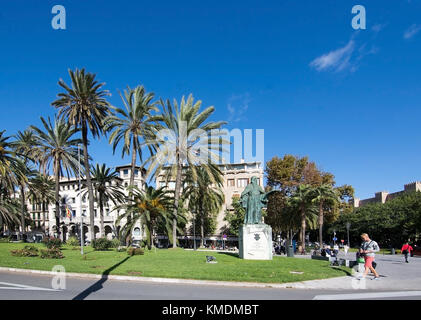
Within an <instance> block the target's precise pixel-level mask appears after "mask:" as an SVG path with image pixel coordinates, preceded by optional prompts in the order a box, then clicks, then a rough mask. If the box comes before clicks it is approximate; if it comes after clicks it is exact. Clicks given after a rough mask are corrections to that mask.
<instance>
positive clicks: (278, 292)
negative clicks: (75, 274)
mask: <svg viewBox="0 0 421 320" xmlns="http://www.w3.org/2000/svg"><path fill="white" fill-rule="evenodd" d="M52 280H53V277H52V276H47V275H32V274H21V273H13V272H0V300H26V299H30V300H32V299H36V300H72V299H75V300H91V299H93V300H104V299H106V300H119V299H124V300H232V299H235V300H291V299H292V300H298V299H299V300H312V299H314V298H316V299H329V300H332V299H333V300H336V299H367V297H366V296H364V295H367V294H375V295H374V296H371V297H368V298H369V299H405V300H406V299H417V300H419V299H421V290H420V291H416V292H415V293H414V291H405V292H404V293H401V292H398V293H396V290H395V293H393V292H392V293H391V291H388V295H389V296H384V295H385V293H384V292H385V290H326V289H325V290H318V289H312V290H306V289H275V288H245V287H235V288H234V287H222V286H221V287H219V286H203V285H201V286H199V285H182V284H150V283H139V282H129V281H120V280H109V279H101V280H92V279H82V278H67V279H66V288H65V289H64V290H54V289H52ZM379 292H381V293H379ZM344 295H352V296H344ZM390 295H392V296H390ZM393 295H394V296H393Z"/></svg>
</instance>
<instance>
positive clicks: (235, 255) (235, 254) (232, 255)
mask: <svg viewBox="0 0 421 320" xmlns="http://www.w3.org/2000/svg"><path fill="white" fill-rule="evenodd" d="M218 254H225V255H227V256H230V257H234V258H238V259H240V256H239V254H238V253H237V252H218Z"/></svg>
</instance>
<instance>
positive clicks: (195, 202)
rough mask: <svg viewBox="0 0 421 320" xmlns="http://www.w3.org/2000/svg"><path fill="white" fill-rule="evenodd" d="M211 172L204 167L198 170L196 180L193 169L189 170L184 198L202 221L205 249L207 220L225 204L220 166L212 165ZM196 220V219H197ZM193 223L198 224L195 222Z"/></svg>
mask: <svg viewBox="0 0 421 320" xmlns="http://www.w3.org/2000/svg"><path fill="white" fill-rule="evenodd" d="M209 169H210V170H209V171H210V173H211V175H212V177H210V176H209V171H207V170H204V169H203V168H202V167H199V168H197V178H196V179H194V178H193V176H192V173H191V169H190V168H189V169H188V170H187V174H186V180H185V182H186V184H187V187H186V189H185V190H184V192H183V194H184V197H186V198H187V199H188V201H189V202H188V205H189V209H190V211H191V212H194V213H196V214H197V215H198V216H199V219H200V235H201V237H200V239H201V240H200V246H201V247H204V245H205V243H204V239H205V232H204V229H205V228H204V225H205V220H209V219H212V217H214V216H215V215H216V214H218V212H219V211H220V210H221V208H222V205H223V204H224V200H225V196H224V193H223V192H222V186H223V178H222V172H221V171H220V169H219V168H218V166H216V165H213V164H211V165H210V166H209ZM195 220H196V219H195ZM193 223H196V221H194V222H193Z"/></svg>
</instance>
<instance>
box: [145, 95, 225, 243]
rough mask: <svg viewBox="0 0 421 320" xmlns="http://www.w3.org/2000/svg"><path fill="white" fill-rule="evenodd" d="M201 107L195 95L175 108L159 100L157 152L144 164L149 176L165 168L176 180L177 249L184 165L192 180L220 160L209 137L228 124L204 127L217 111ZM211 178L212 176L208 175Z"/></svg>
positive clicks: (214, 144) (220, 122) (175, 223)
mask: <svg viewBox="0 0 421 320" xmlns="http://www.w3.org/2000/svg"><path fill="white" fill-rule="evenodd" d="M201 104H202V102H201V101H200V100H199V101H196V102H194V99H193V96H192V95H189V97H188V98H187V100H185V99H184V97H182V99H181V102H180V105H178V103H177V101H175V100H174V102H173V106H172V105H171V103H170V101H169V100H167V101H166V102H164V101H163V100H162V99H161V100H160V105H161V106H162V108H163V110H162V114H161V115H158V116H156V117H155V120H156V121H157V125H156V127H155V128H154V136H153V140H152V141H151V142H150V144H153V145H154V147H155V148H156V151H155V152H154V153H153V155H152V156H151V157H150V158H149V159H148V160H147V161H146V162H145V164H147V163H149V168H148V171H147V175H148V176H149V175H150V174H151V173H153V174H160V173H161V171H162V169H163V168H164V169H165V171H167V172H168V174H169V176H170V177H171V178H172V179H173V178H174V177H175V194H174V210H173V234H172V236H173V239H172V245H173V247H174V248H175V247H177V218H178V213H179V208H178V207H179V199H180V192H181V184H182V170H183V166H190V167H191V174H192V177H193V179H196V177H197V169H196V166H197V165H200V166H201V167H202V168H203V169H204V170H206V171H208V172H209V171H210V169H209V165H210V162H211V161H212V160H216V159H219V156H218V155H217V154H216V153H217V152H219V151H220V144H219V139H215V138H213V137H212V136H209V135H210V133H211V131H212V130H215V129H219V128H221V126H222V125H224V124H225V123H226V122H224V121H217V122H207V123H206V124H204V122H205V121H206V120H207V119H208V118H209V117H210V115H211V114H212V113H213V112H214V110H215V108H214V107H213V106H211V107H208V108H206V109H205V110H203V111H202V112H199V109H200V106H201ZM225 143H227V142H224V141H223V144H225ZM145 164H144V165H145ZM209 177H212V175H211V174H209Z"/></svg>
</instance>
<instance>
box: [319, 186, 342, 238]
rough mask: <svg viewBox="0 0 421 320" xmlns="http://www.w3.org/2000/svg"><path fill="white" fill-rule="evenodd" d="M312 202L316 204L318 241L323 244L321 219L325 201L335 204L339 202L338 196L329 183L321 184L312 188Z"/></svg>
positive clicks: (322, 218)
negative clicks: (317, 210)
mask: <svg viewBox="0 0 421 320" xmlns="http://www.w3.org/2000/svg"><path fill="white" fill-rule="evenodd" d="M312 202H313V203H315V204H318V207H319V214H318V225H319V243H320V246H322V244H323V220H324V206H325V204H327V203H330V204H331V205H336V204H337V203H338V202H339V199H338V196H337V194H336V192H335V190H334V189H333V188H332V185H331V184H322V185H320V186H318V187H315V188H313V199H312Z"/></svg>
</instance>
